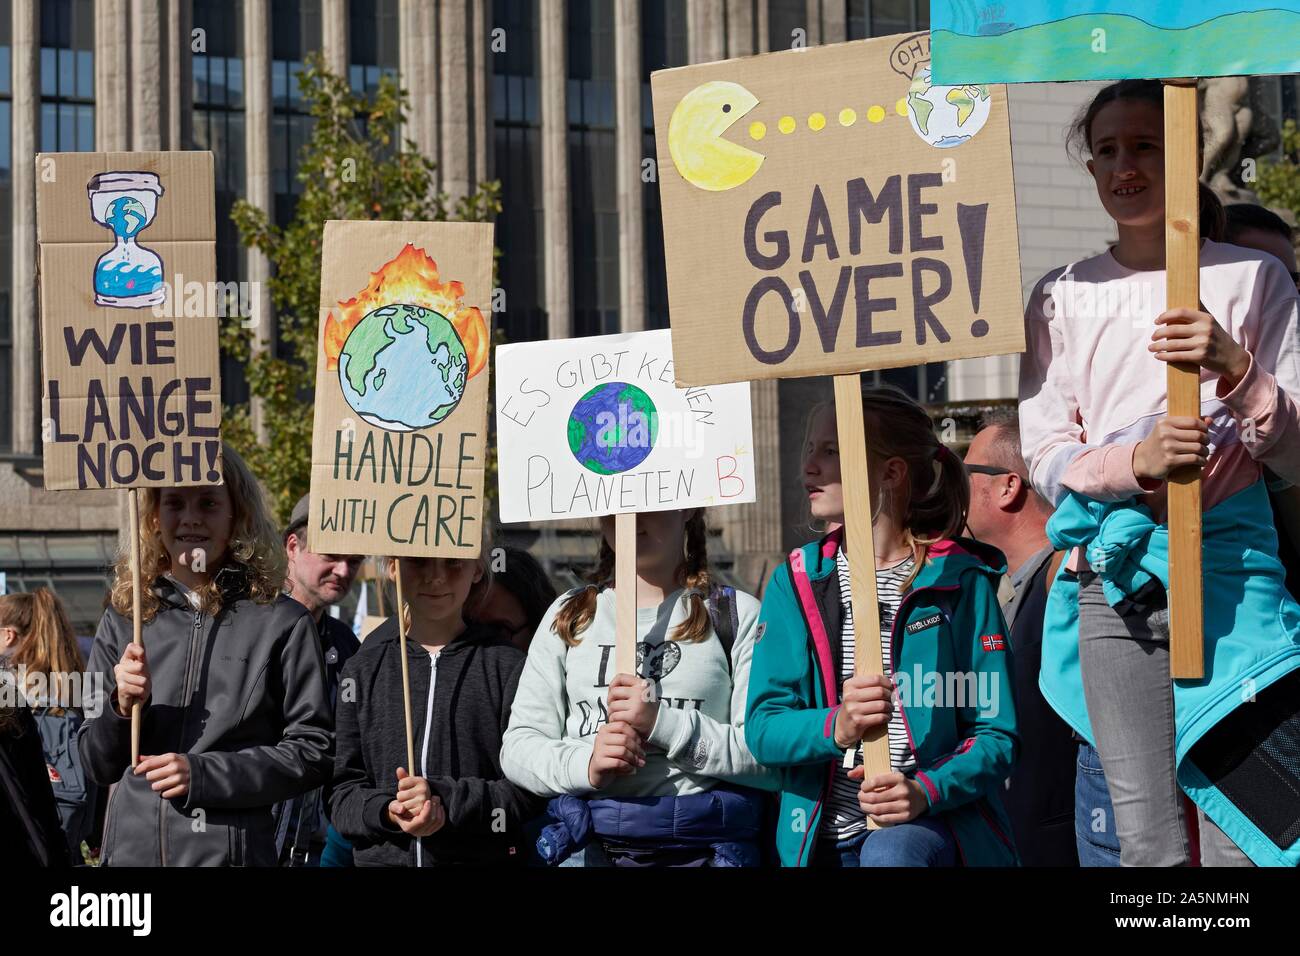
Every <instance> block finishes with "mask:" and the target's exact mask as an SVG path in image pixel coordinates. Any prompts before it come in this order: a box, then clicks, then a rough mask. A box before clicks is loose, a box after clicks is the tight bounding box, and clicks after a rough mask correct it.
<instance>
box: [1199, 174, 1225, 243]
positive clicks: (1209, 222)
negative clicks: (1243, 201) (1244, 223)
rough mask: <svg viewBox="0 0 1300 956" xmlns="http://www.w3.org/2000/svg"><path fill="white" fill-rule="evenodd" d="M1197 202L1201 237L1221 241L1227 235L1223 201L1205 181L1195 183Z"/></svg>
mask: <svg viewBox="0 0 1300 956" xmlns="http://www.w3.org/2000/svg"><path fill="white" fill-rule="evenodd" d="M1196 185H1197V187H1198V188H1197V202H1198V204H1199V207H1200V221H1201V238H1202V239H1213V240H1214V241H1215V242H1223V241H1224V239H1225V237H1226V236H1227V235H1228V211H1227V210H1226V209H1224V208H1223V202H1222V201H1221V200H1220V199H1219V195H1218V193H1216V192H1215V191H1214V190H1213V189H1211V188H1210V187H1209V186H1207V185H1205V183H1197V184H1196Z"/></svg>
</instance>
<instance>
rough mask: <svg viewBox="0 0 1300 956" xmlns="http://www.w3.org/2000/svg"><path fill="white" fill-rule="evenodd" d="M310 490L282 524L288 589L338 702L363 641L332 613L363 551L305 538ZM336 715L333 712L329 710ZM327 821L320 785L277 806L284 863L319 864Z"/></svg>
mask: <svg viewBox="0 0 1300 956" xmlns="http://www.w3.org/2000/svg"><path fill="white" fill-rule="evenodd" d="M309 504H310V503H309V501H308V496H307V495H303V496H302V498H300V499H299V500H298V503H297V504H296V505H295V506H294V509H293V514H292V515H290V516H289V526H288V527H287V528H285V530H284V550H285V552H286V554H287V555H288V557H289V569H288V575H287V577H286V578H285V590H286V591H287V592H288V594H289V596H290V597H291V598H293V599H294V600H295V601H297V602H298V603H299V604H301V605H302V606H303V607H305V608H306V609H307V610H308V611H310V612H311V616H312V618H313V619H314V620H315V621H316V633H317V634H318V635H319V636H320V649H321V656H322V657H324V658H325V678H326V687H327V688H328V689H329V695H330V703H331V705H335V704H337V703H338V691H339V674H340V673H341V672H342V670H343V665H344V664H345V663H347V660H348V658H349V657H351V656H352V655H353V654H355V653H356V652H357V649H358V648H359V647H360V646H361V642H360V641H358V640H357V636H356V635H355V634H354V633H353V632H352V628H350V627H348V626H347V625H346V624H344V623H343V622H342V621H340V620H339V619H338V618H335V617H333V616H332V615H331V614H330V613H329V609H330V607H332V606H333V605H335V604H338V603H339V602H340V601H342V600H343V598H345V597H346V596H347V594H348V591H350V590H351V589H352V582H353V580H355V578H356V576H357V571H358V570H359V569H360V568H361V562H362V560H363V558H362V556H361V555H359V554H318V553H317V552H315V551H313V550H312V549H311V547H310V545H309V542H308V540H307V516H308V514H309V513H310V511H309ZM331 716H333V715H331ZM328 826H329V823H328V821H327V820H326V819H325V796H324V792H323V788H322V789H317V790H312V791H309V792H308V793H305V794H303V795H302V796H300V797H294V798H293V799H291V800H286V801H285V802H284V803H282V804H280V805H279V806H278V807H276V845H277V846H278V847H279V848H280V863H281V865H283V866H309V865H316V864H317V863H318V862H319V860H320V854H321V851H322V850H323V849H324V847H325V840H326V834H327V827H328Z"/></svg>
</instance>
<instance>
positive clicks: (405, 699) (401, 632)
mask: <svg viewBox="0 0 1300 956" xmlns="http://www.w3.org/2000/svg"><path fill="white" fill-rule="evenodd" d="M393 578H394V579H395V580H396V582H397V646H398V649H399V650H400V651H401V657H402V707H403V710H404V713H403V716H404V717H405V718H406V772H407V773H408V774H410V775H411V776H413V777H414V776H417V775H418V774H419V771H418V770H417V769H416V767H415V731H414V730H413V729H412V726H411V665H410V663H409V662H408V661H407V660H406V602H405V601H404V600H403V598H402V562H401V560H400V559H398V558H394V559H393Z"/></svg>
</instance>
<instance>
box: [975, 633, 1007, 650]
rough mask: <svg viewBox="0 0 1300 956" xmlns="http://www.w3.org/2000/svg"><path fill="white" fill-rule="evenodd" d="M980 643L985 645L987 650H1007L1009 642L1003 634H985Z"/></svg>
mask: <svg viewBox="0 0 1300 956" xmlns="http://www.w3.org/2000/svg"><path fill="white" fill-rule="evenodd" d="M980 643H981V644H983V645H984V650H986V651H1005V650H1006V649H1007V642H1006V641H1005V640H1004V639H1003V637H1002V635H1001V634H985V635H984V636H983V637H981V638H980Z"/></svg>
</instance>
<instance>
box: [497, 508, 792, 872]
mask: <svg viewBox="0 0 1300 956" xmlns="http://www.w3.org/2000/svg"><path fill="white" fill-rule="evenodd" d="M601 531H602V540H601V543H600V553H599V557H598V561H597V567H596V570H595V572H594V573H593V575H592V577H591V580H592V584H591V585H589V586H588V587H586V588H583V589H580V590H575V591H571V592H569V593H568V594H565V595H563V596H562V597H560V598H559V599H558V600H557V601H556V602H555V603H554V604H553V605H552V606H551V608H550V609H549V610H548V611H547V613H546V616H545V617H544V618H543V619H542V623H541V626H540V627H539V628H538V630H537V634H536V636H535V637H534V638H533V642H532V644H531V645H530V647H529V650H528V660H527V663H526V664H525V665H524V671H523V675H522V676H521V677H520V680H519V688H518V691H517V692H516V694H515V699H514V704H513V706H512V708H511V714H510V726H509V728H508V729H507V731H506V734H505V737H504V740H503V744H502V750H501V766H502V769H503V770H504V771H505V774H506V776H507V777H508V778H509V779H510V780H512V781H513V782H515V783H517V784H519V785H520V786H522V787H524V788H526V789H528V790H531V791H532V792H534V793H537V794H540V795H542V796H547V797H556V798H561V799H557V800H552V802H551V807H550V812H551V816H552V818H553V819H555V820H556V821H557V822H556V824H555V825H553V826H551V827H548V828H547V829H546V831H545V832H544V833H543V837H542V839H541V840H540V841H539V851H540V852H541V854H542V856H543V858H544V859H547V860H548V862H551V863H557V862H560V860H561V859H564V858H566V857H570V854H572V858H571V859H570V862H569V865H578V864H575V863H574V862H573V861H574V860H576V859H577V858H578V854H577V851H578V850H580V849H583V848H585V849H586V850H587V851H588V852H587V853H586V854H585V857H584V859H585V863H586V865H593V864H598V863H603V862H605V861H609V862H612V863H614V864H615V865H632V866H635V865H651V864H666V865H688V866H689V865H697V866H698V865H754V864H756V863H757V858H758V833H759V830H760V826H761V822H762V817H763V815H764V809H765V806H766V801H765V800H763V799H762V798H761V795H760V794H757V793H755V792H754V791H753V790H751V789H749V788H753V787H760V788H763V789H766V790H775V789H776V788H777V786H778V780H777V778H776V776H775V775H774V773H773V772H771V771H768V770H765V769H764V768H762V767H760V766H759V765H758V763H757V762H756V761H755V760H754V758H753V756H752V755H751V754H750V752H749V748H748V747H747V746H746V745H745V736H744V715H745V699H746V694H747V691H748V678H749V664H750V657H751V655H752V653H753V647H754V641H755V639H756V628H757V622H758V608H759V604H758V601H757V600H756V599H755V598H754V597H752V596H751V595H749V594H745V593H743V592H739V591H735V590H733V589H731V588H719V587H717V586H716V585H715V584H714V583H713V581H712V578H711V575H710V573H709V565H708V554H707V537H708V531H707V528H706V526H705V523H704V512H703V510H702V509H696V510H693V511H661V512H653V513H645V514H639V515H637V562H636V566H637V581H636V587H637V625H636V633H637V653H636V660H637V673H636V674H635V675H633V674H617V673H615V670H614V645H615V625H614V618H615V615H614V602H615V591H614V587H613V576H614V549H613V542H614V519H613V518H612V517H606V518H602V519H601ZM566 797H567V798H568V799H564V798H566ZM624 798H657V799H650V800H645V799H638V800H636V801H629V800H626V799H624ZM688 831H689V832H688Z"/></svg>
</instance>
